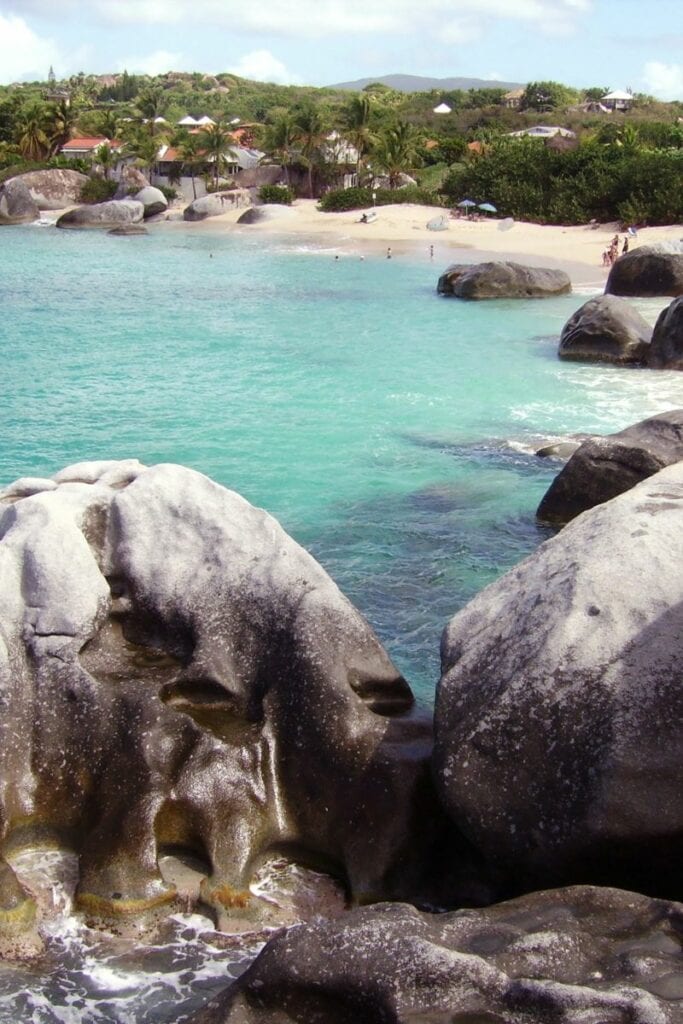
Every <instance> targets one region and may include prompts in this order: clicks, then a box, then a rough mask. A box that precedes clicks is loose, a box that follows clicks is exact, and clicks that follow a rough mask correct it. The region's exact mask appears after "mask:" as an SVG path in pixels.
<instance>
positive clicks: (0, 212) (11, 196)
mask: <svg viewBox="0 0 683 1024" xmlns="http://www.w3.org/2000/svg"><path fill="white" fill-rule="evenodd" d="M39 215H40V211H39V209H38V205H37V203H36V201H35V199H34V198H33V196H32V195H31V193H30V191H29V189H28V187H27V186H26V185H25V184H24V182H23V181H21V179H20V178H10V180H9V181H6V182H4V184H2V185H0V224H27V223H30V222H31V221H34V220H37V219H38V217H39Z"/></svg>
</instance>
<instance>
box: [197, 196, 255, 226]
mask: <svg viewBox="0 0 683 1024" xmlns="http://www.w3.org/2000/svg"><path fill="white" fill-rule="evenodd" d="M250 202H251V196H250V195H249V191H248V189H231V190H230V191H228V192H212V193H211V194H210V195H208V196H201V197H200V198H199V199H195V200H193V202H191V203H190V205H189V206H186V207H185V209H184V210H183V220H189V221H196V220H206V218H207V217H220V215H221V214H222V213H230V211H231V210H237V209H239V207H241V206H245V205H248V204H249V203H250Z"/></svg>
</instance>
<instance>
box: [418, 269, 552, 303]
mask: <svg viewBox="0 0 683 1024" xmlns="http://www.w3.org/2000/svg"><path fill="white" fill-rule="evenodd" d="M571 290H572V286H571V281H570V280H569V277H568V275H567V274H565V273H564V271H563V270H547V269H544V268H542V267H525V266H523V265H522V264H520V263H510V262H505V261H503V262H495V263H476V264H470V265H463V264H454V265H453V266H452V267H449V268H448V269H447V270H446V272H445V273H444V274H442V275H441V277H440V278H439V282H438V284H437V291H438V292H439V294H440V295H454V296H455V297H456V298H459V299H539V298H547V297H549V296H552V295H566V294H567V293H568V292H570V291H571Z"/></svg>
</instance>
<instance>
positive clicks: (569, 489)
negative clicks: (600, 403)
mask: <svg viewBox="0 0 683 1024" xmlns="http://www.w3.org/2000/svg"><path fill="white" fill-rule="evenodd" d="M681 459H683V409H672V411H671V412H664V413H661V414H660V415H659V416H652V417H650V419H647V420H642V421H641V422H640V423H636V424H634V425H633V426H631V427H627V428H626V429H625V430H620V431H619V432H618V433H616V434H608V435H607V436H606V437H593V438H589V439H588V440H587V441H584V443H583V444H582V445H581V446H580V448H579V449H578V451H577V452H576V453H575V454H574V455H572V457H571V458H570V460H569V462H568V463H567V465H566V466H565V467H564V469H563V470H562V472H561V473H558V475H557V476H556V477H555V479H554V480H553V482H552V484H551V485H550V487H549V488H548V490H547V491H546V493H545V495H544V497H543V500H542V501H541V503H540V505H539V506H538V510H537V512H536V515H537V517H538V519H540V520H541V522H544V523H550V524H552V525H553V526H564V524H565V523H568V522H569V521H570V519H573V518H574V517H575V516H578V515H579V514H580V513H581V512H585V511H586V509H588V508H593V506H594V505H600V504H602V502H603V501H609V500H610V498H615V497H616V496H617V494H623V492H624V491H628V490H629V488H631V487H634V486H635V484H637V483H640V481H641V480H645V479H646V478H647V477H649V476H652V475H653V474H654V473H658V472H659V471H660V469H664V467H665V466H670V465H672V464H673V463H675V462H680V461H681Z"/></svg>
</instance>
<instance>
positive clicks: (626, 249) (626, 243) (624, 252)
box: [621, 235, 628, 256]
mask: <svg viewBox="0 0 683 1024" xmlns="http://www.w3.org/2000/svg"><path fill="white" fill-rule="evenodd" d="M627 252H628V235H626V237H625V238H624V248H623V249H622V250H621V255H622V256H624V255H625V254H626V253H627Z"/></svg>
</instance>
